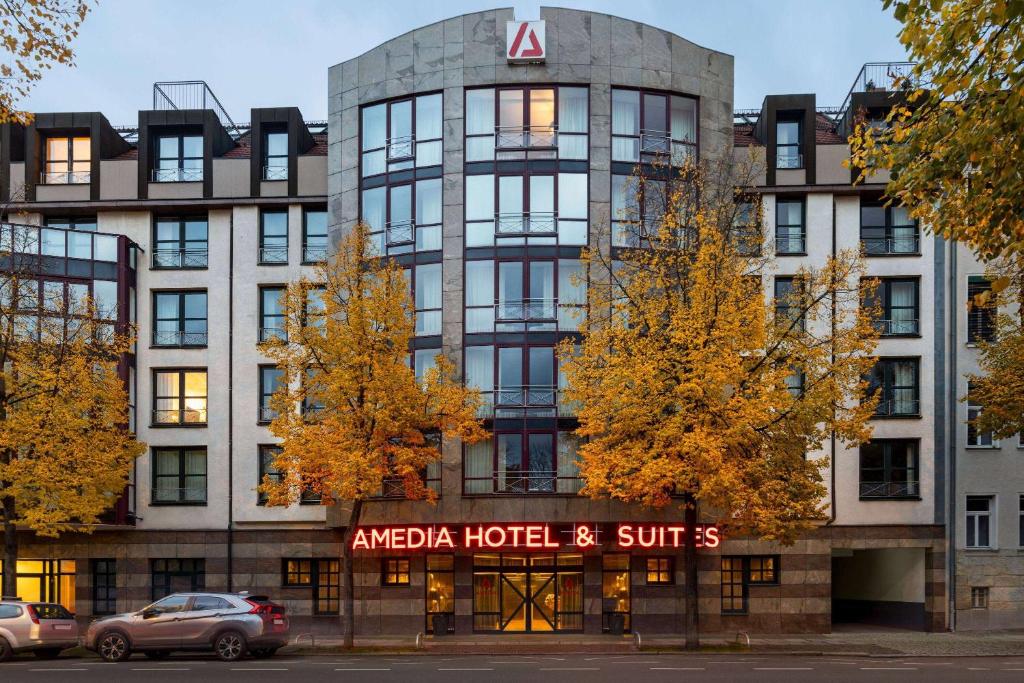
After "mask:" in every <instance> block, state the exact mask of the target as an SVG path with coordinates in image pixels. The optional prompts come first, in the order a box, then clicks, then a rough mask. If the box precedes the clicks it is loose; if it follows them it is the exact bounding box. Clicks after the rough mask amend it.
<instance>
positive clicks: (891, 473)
mask: <svg viewBox="0 0 1024 683" xmlns="http://www.w3.org/2000/svg"><path fill="white" fill-rule="evenodd" d="M917 451H918V442H917V441H916V440H914V439H872V440H871V441H868V442H867V443H864V444H862V445H861V447H860V497H861V498H862V499H875V498H917V497H919V496H920V494H921V492H920V488H919V486H920V484H919V479H918V477H919V470H918V457H917Z"/></svg>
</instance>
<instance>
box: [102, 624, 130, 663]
mask: <svg viewBox="0 0 1024 683" xmlns="http://www.w3.org/2000/svg"><path fill="white" fill-rule="evenodd" d="M96 651H97V652H98V653H99V655H100V657H101V658H102V659H103V660H104V661H107V662H123V661H124V660H126V659H128V658H129V657H131V655H132V648H131V646H130V645H129V644H128V638H126V637H125V635H124V634H123V633H119V632H118V631H109V632H107V633H104V634H103V635H102V636H100V639H99V641H98V642H97V643H96Z"/></svg>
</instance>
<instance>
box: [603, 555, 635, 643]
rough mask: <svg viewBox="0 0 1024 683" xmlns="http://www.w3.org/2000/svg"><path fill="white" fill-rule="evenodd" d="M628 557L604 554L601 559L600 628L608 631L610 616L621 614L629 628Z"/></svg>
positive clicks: (625, 625)
mask: <svg viewBox="0 0 1024 683" xmlns="http://www.w3.org/2000/svg"><path fill="white" fill-rule="evenodd" d="M629 587H630V580H629V555H627V554H626V553H605V554H604V555H603V556H602V557H601V603H602V606H601V628H602V629H603V630H605V631H607V630H609V629H610V626H611V619H612V615H615V614H621V615H622V618H623V623H624V626H623V628H625V629H626V630H629V628H630V618H629V617H630V600H629V597H630V596H629Z"/></svg>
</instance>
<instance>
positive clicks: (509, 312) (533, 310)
mask: <svg viewBox="0 0 1024 683" xmlns="http://www.w3.org/2000/svg"><path fill="white" fill-rule="evenodd" d="M557 311H558V300H557V299H521V300H519V301H500V302H498V303H497V304H495V305H494V319H495V320H498V321H508V320H513V321H520V320H523V321H525V320H555V318H556V317H557Z"/></svg>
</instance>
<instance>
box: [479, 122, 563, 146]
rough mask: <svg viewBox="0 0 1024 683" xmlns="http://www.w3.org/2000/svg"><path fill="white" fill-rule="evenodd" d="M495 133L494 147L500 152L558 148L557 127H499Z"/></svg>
mask: <svg viewBox="0 0 1024 683" xmlns="http://www.w3.org/2000/svg"><path fill="white" fill-rule="evenodd" d="M494 132H495V136H494V146H495V148H497V149H499V150H511V149H554V148H557V147H558V129H557V128H556V127H555V126H497V127H496V128H495V129H494Z"/></svg>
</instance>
